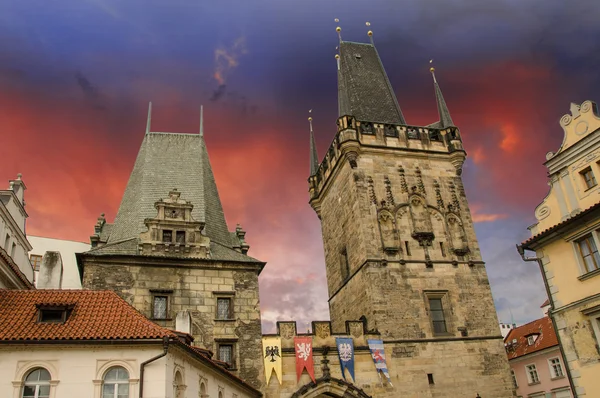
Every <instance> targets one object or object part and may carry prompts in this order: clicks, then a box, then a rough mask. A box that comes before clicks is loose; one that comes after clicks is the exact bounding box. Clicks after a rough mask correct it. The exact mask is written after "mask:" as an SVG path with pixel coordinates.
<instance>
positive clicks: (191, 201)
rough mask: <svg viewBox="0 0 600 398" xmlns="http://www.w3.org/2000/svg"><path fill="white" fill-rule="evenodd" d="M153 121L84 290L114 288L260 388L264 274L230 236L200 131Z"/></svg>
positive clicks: (240, 238)
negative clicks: (161, 127)
mask: <svg viewBox="0 0 600 398" xmlns="http://www.w3.org/2000/svg"><path fill="white" fill-rule="evenodd" d="M150 117H151V113H150V111H149V113H148V125H147V129H146V134H145V136H144V139H143V142H142V145H141V147H140V150H139V153H138V156H137V159H136V161H135V165H134V167H133V171H132V172H131V176H130V178H129V182H128V183H127V187H126V189H125V192H124V194H123V199H122V201H121V205H120V207H119V211H118V213H117V216H116V218H115V221H114V223H112V224H110V223H107V222H106V220H105V219H104V217H103V216H101V217H100V218H99V219H98V221H97V223H96V225H95V228H94V235H92V237H91V244H92V248H91V249H90V250H89V251H87V252H85V253H81V254H77V261H78V265H79V267H80V269H81V270H82V278H83V279H82V286H83V288H84V289H96V290H105V289H108V290H113V291H115V292H117V293H118V294H119V295H120V296H121V297H122V298H123V299H125V300H126V301H127V302H128V303H129V304H131V305H133V306H134V307H135V308H136V309H138V310H139V311H140V312H141V313H142V314H144V315H145V316H146V317H147V318H148V319H150V320H152V321H154V322H156V323H157V324H159V325H161V326H164V327H167V328H171V329H174V328H175V327H176V320H177V319H189V320H190V322H184V323H183V324H185V325H187V327H186V328H185V329H184V330H180V331H182V332H186V333H189V334H191V335H192V336H193V337H194V339H195V341H194V344H195V345H196V346H198V347H202V348H204V349H208V350H211V351H213V352H215V353H216V356H217V358H218V359H219V360H222V361H224V362H227V363H228V364H229V367H230V369H231V370H232V372H234V373H235V374H236V375H238V376H240V377H241V378H243V379H244V380H246V381H247V382H248V383H250V384H251V385H252V386H254V387H255V388H258V389H260V388H262V387H263V383H264V382H263V379H264V376H263V373H262V357H261V347H260V344H261V323H260V308H259V295H258V275H259V274H260V272H261V270H262V268H263V267H264V265H265V264H264V263H263V262H261V261H259V260H256V259H254V258H252V257H250V256H248V255H247V252H248V249H249V246H248V245H247V244H246V242H245V240H244V236H245V231H243V230H242V228H241V227H240V226H239V225H238V226H237V228H236V230H235V231H234V232H230V231H229V230H228V227H227V224H226V222H225V216H224V214H223V208H222V206H221V201H220V199H219V194H218V192H217V186H216V183H215V179H214V176H213V173H212V168H211V165H210V161H209V158H208V152H207V150H206V144H205V142H204V136H203V131H202V126H201V128H200V134H179V133H156V132H151V131H150Z"/></svg>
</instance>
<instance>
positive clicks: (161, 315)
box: [152, 296, 169, 319]
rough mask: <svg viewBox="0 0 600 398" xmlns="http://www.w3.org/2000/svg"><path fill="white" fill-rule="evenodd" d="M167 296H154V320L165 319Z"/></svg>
mask: <svg viewBox="0 0 600 398" xmlns="http://www.w3.org/2000/svg"><path fill="white" fill-rule="evenodd" d="M168 301H169V297H168V296H154V305H153V309H152V314H153V318H154V319H167V305H168Z"/></svg>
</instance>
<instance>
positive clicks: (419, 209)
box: [410, 195, 432, 233]
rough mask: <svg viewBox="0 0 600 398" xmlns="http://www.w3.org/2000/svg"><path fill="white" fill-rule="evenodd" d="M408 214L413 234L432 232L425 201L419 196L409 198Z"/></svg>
mask: <svg viewBox="0 0 600 398" xmlns="http://www.w3.org/2000/svg"><path fill="white" fill-rule="evenodd" d="M410 214H411V216H412V221H413V228H414V229H413V232H414V233H420V232H432V229H431V220H430V219H429V212H428V211H427V208H426V205H425V200H424V199H423V198H421V197H420V196H419V195H412V196H411V197H410Z"/></svg>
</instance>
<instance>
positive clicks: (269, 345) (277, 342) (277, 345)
mask: <svg viewBox="0 0 600 398" xmlns="http://www.w3.org/2000/svg"><path fill="white" fill-rule="evenodd" d="M262 345H263V359H264V362H265V377H266V378H267V385H269V380H271V374H272V373H273V371H275V376H277V380H279V384H281V372H282V370H281V364H282V363H283V361H282V359H281V355H282V353H281V338H279V337H263V341H262Z"/></svg>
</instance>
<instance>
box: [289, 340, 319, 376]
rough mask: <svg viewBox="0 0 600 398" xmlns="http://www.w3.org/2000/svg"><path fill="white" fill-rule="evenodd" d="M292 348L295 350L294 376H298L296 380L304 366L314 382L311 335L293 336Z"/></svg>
mask: <svg viewBox="0 0 600 398" xmlns="http://www.w3.org/2000/svg"><path fill="white" fill-rule="evenodd" d="M294 349H295V351H296V376H298V381H300V376H302V371H303V370H304V368H306V371H307V372H308V374H309V376H310V378H311V379H312V381H313V382H315V383H316V380H315V365H314V362H313V350H312V337H294Z"/></svg>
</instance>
